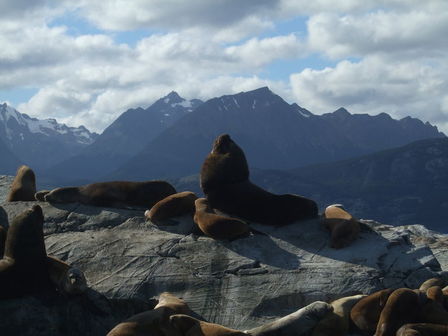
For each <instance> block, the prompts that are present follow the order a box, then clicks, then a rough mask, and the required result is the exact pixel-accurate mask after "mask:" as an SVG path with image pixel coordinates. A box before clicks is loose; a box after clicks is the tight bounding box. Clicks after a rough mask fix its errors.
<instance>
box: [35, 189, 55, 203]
mask: <svg viewBox="0 0 448 336" xmlns="http://www.w3.org/2000/svg"><path fill="white" fill-rule="evenodd" d="M50 191H51V190H41V191H38V192H37V193H35V194H34V198H35V199H36V201H39V202H45V195H46V194H48V193H49V192H50Z"/></svg>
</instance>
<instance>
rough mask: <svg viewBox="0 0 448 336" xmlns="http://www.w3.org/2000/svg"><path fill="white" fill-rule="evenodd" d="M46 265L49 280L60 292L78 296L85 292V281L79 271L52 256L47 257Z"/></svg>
mask: <svg viewBox="0 0 448 336" xmlns="http://www.w3.org/2000/svg"><path fill="white" fill-rule="evenodd" d="M47 265H48V272H49V275H50V279H51V281H52V282H53V284H55V286H56V287H57V288H58V290H59V291H60V292H62V293H65V294H68V295H79V294H82V293H84V292H85V291H86V289H87V280H86V278H85V276H84V274H83V273H82V271H81V270H79V269H77V268H74V267H71V266H70V265H69V264H67V263H66V262H64V261H62V260H60V259H58V258H55V257H52V256H48V257H47Z"/></svg>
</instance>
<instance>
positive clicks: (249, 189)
mask: <svg viewBox="0 0 448 336" xmlns="http://www.w3.org/2000/svg"><path fill="white" fill-rule="evenodd" d="M201 188H202V190H203V191H204V194H205V195H206V197H207V200H208V201H209V203H210V206H211V207H212V208H214V209H218V210H220V211H223V212H225V213H227V214H229V215H234V216H238V217H241V218H243V219H246V220H249V221H253V222H258V223H262V224H269V225H275V226H280V225H286V224H290V223H292V222H294V221H297V220H302V219H308V218H314V217H317V205H316V202H314V201H312V200H310V199H307V198H305V197H302V196H298V195H292V194H285V195H275V194H272V193H270V192H268V191H266V190H264V189H262V188H260V187H258V186H256V185H255V184H253V183H251V182H250V181H249V169H248V164H247V160H246V157H245V155H244V152H243V151H242V149H241V148H240V147H239V146H238V145H237V144H236V143H235V142H234V141H233V140H232V139H231V138H230V136H229V135H228V134H224V135H220V136H219V137H218V138H216V140H215V142H214V144H213V149H212V151H211V152H210V154H209V155H208V156H207V158H206V159H205V161H204V163H203V165H202V168H201Z"/></svg>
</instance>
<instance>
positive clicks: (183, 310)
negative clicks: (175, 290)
mask: <svg viewBox="0 0 448 336" xmlns="http://www.w3.org/2000/svg"><path fill="white" fill-rule="evenodd" d="M190 313H191V310H190V308H189V307H188V305H187V304H186V303H185V301H184V300H182V299H179V298H177V297H175V296H174V295H172V294H170V293H167V292H165V293H162V294H160V297H159V303H158V304H157V305H156V306H155V307H154V309H153V310H149V311H146V312H143V313H140V314H136V315H134V316H132V317H130V318H129V319H127V320H126V321H124V322H122V323H120V324H118V325H116V326H115V327H114V328H113V329H112V330H111V331H110V332H109V333H108V334H107V336H147V335H153V336H168V335H177V334H178V333H176V331H175V330H174V328H173V327H172V326H171V324H170V322H169V317H170V316H171V315H173V314H190Z"/></svg>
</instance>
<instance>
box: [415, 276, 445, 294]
mask: <svg viewBox="0 0 448 336" xmlns="http://www.w3.org/2000/svg"><path fill="white" fill-rule="evenodd" d="M444 284H445V281H444V280H443V279H441V278H431V279H428V280H426V281H424V282H423V283H422V284H421V285H420V287H419V289H420V290H421V291H424V292H426V291H427V290H428V288H430V287H433V286H440V287H443V285H444Z"/></svg>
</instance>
